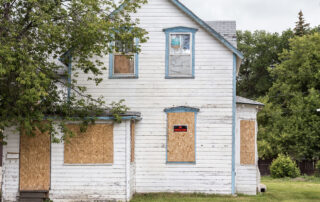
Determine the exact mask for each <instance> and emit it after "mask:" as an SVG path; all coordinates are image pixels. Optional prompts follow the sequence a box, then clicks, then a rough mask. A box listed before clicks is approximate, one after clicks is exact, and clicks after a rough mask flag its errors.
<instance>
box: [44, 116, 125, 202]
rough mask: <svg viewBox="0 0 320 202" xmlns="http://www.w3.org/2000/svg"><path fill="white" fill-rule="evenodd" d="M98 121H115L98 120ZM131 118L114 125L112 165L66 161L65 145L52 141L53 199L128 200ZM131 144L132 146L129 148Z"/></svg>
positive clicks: (51, 192) (99, 122)
mask: <svg viewBox="0 0 320 202" xmlns="http://www.w3.org/2000/svg"><path fill="white" fill-rule="evenodd" d="M97 123H98V124H101V123H103V124H105V123H111V122H103V121H98V122H97ZM129 132H130V121H123V122H122V123H121V124H114V128H113V134H114V141H113V142H114V161H113V163H112V164H100V165H97V164H95V165H92V164H91V165H90V164H88V165H68V164H64V155H63V154H64V152H63V150H64V144H52V155H51V159H52V171H51V172H52V173H51V176H52V178H51V190H50V198H51V199H52V200H53V201H59V202H60V201H74V200H75V199H76V200H77V201H80V200H82V201H95V200H106V199H109V200H117V201H125V200H127V193H128V191H130V190H127V188H128V187H127V181H128V180H127V178H129V177H130V173H127V171H128V169H127V167H129V166H130V149H128V147H129V148H130V133H129ZM127 146H128V147H127Z"/></svg>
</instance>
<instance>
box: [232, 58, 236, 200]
mask: <svg viewBox="0 0 320 202" xmlns="http://www.w3.org/2000/svg"><path fill="white" fill-rule="evenodd" d="M236 73H237V56H236V54H235V53H234V54H233V73H232V75H233V80H232V85H233V92H232V93H233V95H232V168H231V182H232V183H231V194H232V195H234V194H235V184H236V182H235V181H236V179H235V178H236V170H235V169H236V168H235V166H236V165H235V164H236V160H235V155H236Z"/></svg>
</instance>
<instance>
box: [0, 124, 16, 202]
mask: <svg viewBox="0 0 320 202" xmlns="http://www.w3.org/2000/svg"><path fill="white" fill-rule="evenodd" d="M4 135H5V137H6V141H7V143H8V144H7V145H4V146H3V164H2V171H3V179H2V191H1V193H2V194H1V195H2V201H7V202H9V201H10V202H11V201H12V202H13V201H17V199H16V197H17V195H18V190H19V142H20V136H19V132H18V131H17V130H16V129H15V128H14V127H12V128H7V129H5V131H4Z"/></svg>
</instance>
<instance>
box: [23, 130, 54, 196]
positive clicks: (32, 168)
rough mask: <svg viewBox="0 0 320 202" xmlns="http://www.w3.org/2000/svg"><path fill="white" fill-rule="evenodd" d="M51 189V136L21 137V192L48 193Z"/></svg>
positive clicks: (43, 134) (42, 134) (38, 133)
mask: <svg viewBox="0 0 320 202" xmlns="http://www.w3.org/2000/svg"><path fill="white" fill-rule="evenodd" d="M49 187H50V135H49V134H48V133H41V132H40V131H39V130H36V131H35V137H30V136H27V135H25V134H24V133H23V132H21V135H20V187H19V188H20V191H48V190H49Z"/></svg>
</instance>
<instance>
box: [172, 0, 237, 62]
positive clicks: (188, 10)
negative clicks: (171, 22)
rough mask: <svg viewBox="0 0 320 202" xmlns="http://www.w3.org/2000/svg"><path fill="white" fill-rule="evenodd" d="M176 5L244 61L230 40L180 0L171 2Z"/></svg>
mask: <svg viewBox="0 0 320 202" xmlns="http://www.w3.org/2000/svg"><path fill="white" fill-rule="evenodd" d="M170 1H171V2H172V3H173V4H174V5H176V6H177V7H178V8H180V10H181V11H183V12H184V13H185V14H186V15H188V16H189V17H190V18H191V19H193V20H194V21H195V22H197V23H198V24H199V25H200V26H201V27H202V28H204V29H205V30H206V31H208V32H209V33H210V34H211V35H212V36H214V37H215V38H216V39H217V40H218V41H220V42H221V43H222V44H224V45H225V46H226V47H227V48H228V49H229V50H231V51H232V52H233V53H234V54H236V55H237V56H238V57H239V58H240V59H243V54H242V53H241V52H240V51H239V50H238V49H237V48H236V47H234V46H233V45H232V44H231V43H230V42H229V41H228V40H226V39H225V38H224V37H223V36H222V35H221V34H219V33H218V32H217V31H216V30H214V29H213V28H212V27H211V26H210V25H208V24H207V23H206V22H205V21H203V20H201V19H200V18H199V17H198V16H197V15H196V14H194V13H193V12H192V11H191V10H190V9H188V8H187V7H186V6H185V5H183V4H182V3H181V2H180V1H178V0H170Z"/></svg>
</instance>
